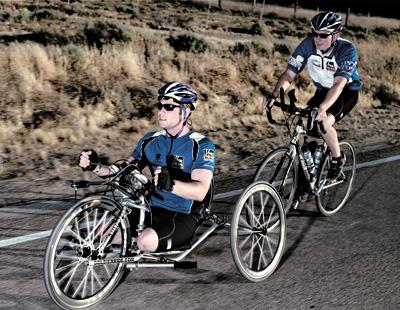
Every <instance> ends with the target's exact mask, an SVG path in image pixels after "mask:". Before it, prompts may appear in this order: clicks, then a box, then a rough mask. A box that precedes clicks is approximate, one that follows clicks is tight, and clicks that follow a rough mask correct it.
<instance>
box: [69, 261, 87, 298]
mask: <svg viewBox="0 0 400 310" xmlns="http://www.w3.org/2000/svg"><path fill="white" fill-rule="evenodd" d="M89 269H90V268H86V274H85V276H84V277H83V279H82V280H81V282H80V283H79V285H78V287H77V288H76V290H75V292H74V293H73V294H72V297H76V296H77V295H78V292H79V290H80V289H81V287H82V294H81V297H82V298H85V288H86V282H87V278H88V276H89V273H90V270H89Z"/></svg>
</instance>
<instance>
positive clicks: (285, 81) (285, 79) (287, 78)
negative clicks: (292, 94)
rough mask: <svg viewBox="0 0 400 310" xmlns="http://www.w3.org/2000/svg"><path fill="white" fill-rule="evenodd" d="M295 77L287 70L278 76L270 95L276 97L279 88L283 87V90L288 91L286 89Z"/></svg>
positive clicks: (294, 74)
mask: <svg viewBox="0 0 400 310" xmlns="http://www.w3.org/2000/svg"><path fill="white" fill-rule="evenodd" d="M295 77H296V73H294V72H293V71H291V70H289V69H287V70H286V71H285V72H284V73H283V74H282V75H281V76H280V78H279V80H278V82H277V83H276V86H275V88H274V91H273V92H272V95H273V96H274V97H278V96H279V91H280V89H281V87H283V89H284V90H285V91H286V89H288V87H289V86H290V83H291V82H292V81H293V80H294V78H295Z"/></svg>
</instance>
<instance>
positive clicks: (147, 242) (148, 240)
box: [137, 227, 158, 252]
mask: <svg viewBox="0 0 400 310" xmlns="http://www.w3.org/2000/svg"><path fill="white" fill-rule="evenodd" d="M137 246H138V248H139V250H140V251H144V252H155V250H157V247H158V235H157V233H156V231H155V230H154V229H153V228H151V227H148V228H145V229H144V230H143V231H142V233H141V234H140V235H139V237H138V240H137Z"/></svg>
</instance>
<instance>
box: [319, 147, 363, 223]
mask: <svg viewBox="0 0 400 310" xmlns="http://www.w3.org/2000/svg"><path fill="white" fill-rule="evenodd" d="M339 145H340V149H341V151H342V152H343V153H344V155H345V156H346V163H345V165H344V168H343V172H342V175H341V176H340V177H339V178H338V179H337V180H335V181H333V182H331V183H329V182H327V180H326V177H327V174H328V169H329V164H330V152H329V151H328V152H327V155H326V156H325V159H324V162H323V164H322V167H321V170H320V172H319V175H318V178H317V184H318V186H320V187H321V188H320V189H319V193H317V194H316V196H315V200H316V203H317V207H318V210H319V211H320V212H321V213H322V214H323V215H325V216H331V215H334V214H335V213H337V212H338V211H339V210H340V209H341V208H342V207H343V206H344V204H345V203H346V201H347V199H348V198H349V195H350V192H351V189H352V186H353V182H354V178H355V174H356V154H355V151H354V147H353V145H352V144H351V143H350V142H348V141H341V142H339Z"/></svg>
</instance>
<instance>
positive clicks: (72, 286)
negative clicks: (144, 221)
mask: <svg viewBox="0 0 400 310" xmlns="http://www.w3.org/2000/svg"><path fill="white" fill-rule="evenodd" d="M119 212H120V209H119V208H118V207H117V206H116V204H115V202H114V201H113V200H112V199H110V198H108V197H106V196H92V197H88V198H85V199H82V200H81V201H79V202H78V203H76V204H75V205H74V206H73V207H72V208H71V209H69V210H68V211H67V212H66V213H65V214H64V216H63V217H62V218H61V219H60V220H59V221H58V223H57V224H56V226H55V227H54V229H53V231H52V234H51V236H50V239H49V241H48V244H47V248H46V253H45V259H44V280H45V286H46V290H47V292H48V294H49V296H50V297H51V299H52V300H53V301H54V302H55V303H56V304H57V305H58V306H60V307H61V308H62V309H81V308H86V307H89V306H92V305H94V304H96V303H98V302H100V301H101V300H104V299H105V298H106V297H107V296H108V295H109V294H111V293H112V292H113V290H114V289H115V288H116V287H117V286H118V284H119V282H120V280H121V277H122V276H123V275H124V273H125V271H126V267H125V264H123V263H117V264H109V265H92V266H90V265H89V264H88V263H89V262H93V261H94V260H96V259H101V258H120V257H124V256H126V255H127V253H128V244H129V242H128V241H130V227H129V221H128V219H127V218H125V219H123V220H122V221H121V222H120V224H119V225H118V226H117V229H116V231H115V232H114V233H113V235H112V238H110V239H109V240H108V242H107V244H105V247H104V250H103V251H101V250H100V246H101V245H102V244H104V242H106V240H107V238H106V236H107V235H108V231H109V230H110V229H111V228H112V227H113V226H112V225H113V223H114V222H115V220H116V219H117V216H118V213H119ZM118 233H119V234H120V237H121V242H120V247H119V249H118V248H117V249H116V250H113V249H112V246H111V242H113V239H114V241H115V239H116V238H117V237H116V236H117V235H118ZM114 237H115V238H114ZM102 238H104V239H102Z"/></svg>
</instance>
